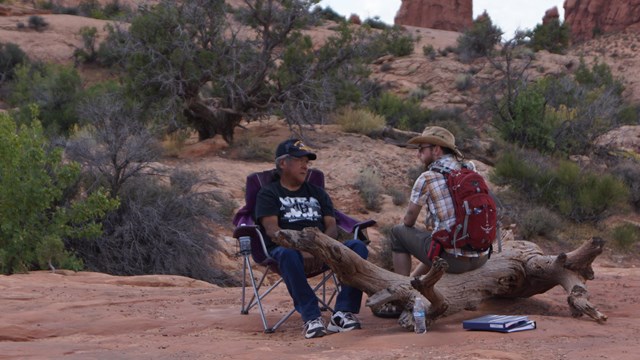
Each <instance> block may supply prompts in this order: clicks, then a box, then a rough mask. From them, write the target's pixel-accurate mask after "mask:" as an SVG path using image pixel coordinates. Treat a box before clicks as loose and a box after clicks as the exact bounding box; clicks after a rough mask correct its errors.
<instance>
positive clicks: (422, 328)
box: [413, 296, 427, 334]
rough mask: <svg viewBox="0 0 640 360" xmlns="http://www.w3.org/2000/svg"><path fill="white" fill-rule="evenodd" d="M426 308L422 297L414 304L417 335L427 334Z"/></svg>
mask: <svg viewBox="0 0 640 360" xmlns="http://www.w3.org/2000/svg"><path fill="white" fill-rule="evenodd" d="M426 315H427V314H426V307H425V306H424V303H423V302H422V298H421V297H419V296H418V297H416V299H415V301H414V303H413V320H414V321H415V326H414V329H415V331H416V334H424V333H426V332H427V321H426Z"/></svg>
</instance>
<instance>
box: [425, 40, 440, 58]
mask: <svg viewBox="0 0 640 360" xmlns="http://www.w3.org/2000/svg"><path fill="white" fill-rule="evenodd" d="M422 53H423V54H424V56H426V57H428V58H429V59H431V60H435V58H436V55H438V54H437V53H436V50H435V49H434V48H433V45H431V44H429V45H425V46H423V47H422Z"/></svg>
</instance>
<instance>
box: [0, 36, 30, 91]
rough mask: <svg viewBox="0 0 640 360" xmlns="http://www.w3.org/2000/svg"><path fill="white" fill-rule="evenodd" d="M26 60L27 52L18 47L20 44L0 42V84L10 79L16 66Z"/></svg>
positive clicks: (24, 62) (27, 59)
mask: <svg viewBox="0 0 640 360" xmlns="http://www.w3.org/2000/svg"><path fill="white" fill-rule="evenodd" d="M28 61H29V58H28V57H27V54H25V52H24V51H22V49H20V46H18V45H16V44H14V43H2V42H0V84H2V83H4V82H5V81H7V80H12V79H13V78H14V76H15V69H16V67H17V66H18V65H21V64H26V63H27V62H28Z"/></svg>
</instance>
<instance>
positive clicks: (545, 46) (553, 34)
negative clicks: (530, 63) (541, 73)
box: [529, 19, 570, 54]
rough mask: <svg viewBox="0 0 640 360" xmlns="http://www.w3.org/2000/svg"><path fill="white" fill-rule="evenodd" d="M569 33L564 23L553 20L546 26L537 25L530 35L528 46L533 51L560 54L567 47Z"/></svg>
mask: <svg viewBox="0 0 640 360" xmlns="http://www.w3.org/2000/svg"><path fill="white" fill-rule="evenodd" d="M569 38H570V31H569V27H568V26H567V25H566V23H560V20H558V19H554V20H552V21H550V22H548V23H547V24H538V25H537V26H536V27H535V29H533V32H532V33H531V42H530V44H529V45H530V46H531V48H533V50H534V51H540V50H547V51H549V52H551V53H555V54H562V53H564V51H565V50H566V49H567V47H569Z"/></svg>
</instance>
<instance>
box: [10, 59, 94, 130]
mask: <svg viewBox="0 0 640 360" xmlns="http://www.w3.org/2000/svg"><path fill="white" fill-rule="evenodd" d="M81 84H82V82H81V80H80V76H79V75H78V72H77V71H76V70H75V69H73V68H72V67H68V66H63V65H55V64H49V65H42V64H29V65H21V66H18V67H17V68H16V73H15V79H14V81H13V82H12V84H11V95H10V97H9V103H10V104H11V105H12V106H15V107H17V108H18V110H17V112H16V114H15V119H16V121H18V122H19V123H29V122H30V121H31V110H30V105H31V104H35V105H37V106H38V108H39V109H40V114H41V118H42V125H43V127H44V128H45V130H46V132H47V133H48V134H50V135H55V134H62V135H66V134H69V132H70V130H71V129H72V127H73V126H74V125H76V124H78V122H79V119H78V116H77V113H76V109H75V108H76V104H77V101H78V97H79V94H80V91H81Z"/></svg>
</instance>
